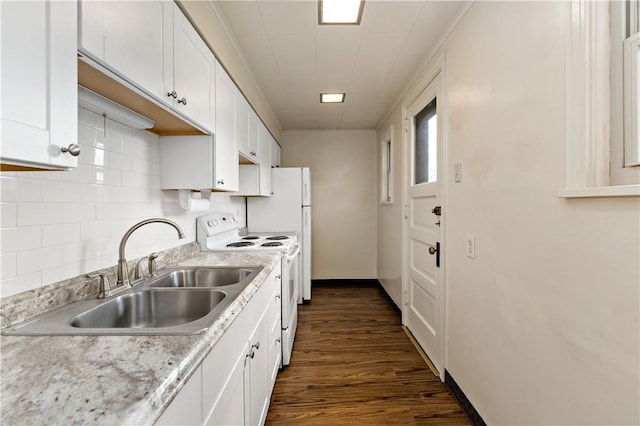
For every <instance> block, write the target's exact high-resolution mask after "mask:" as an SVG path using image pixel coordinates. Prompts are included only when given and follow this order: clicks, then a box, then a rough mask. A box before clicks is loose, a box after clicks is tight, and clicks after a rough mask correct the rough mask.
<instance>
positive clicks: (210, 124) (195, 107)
mask: <svg viewBox="0 0 640 426" xmlns="http://www.w3.org/2000/svg"><path fill="white" fill-rule="evenodd" d="M215 73H216V60H215V58H214V56H213V53H211V50H209V48H208V47H207V45H206V44H205V43H204V41H202V38H200V35H199V34H198V33H197V32H196V30H195V29H194V28H193V26H192V25H191V23H190V22H189V21H188V20H187V18H186V17H185V16H184V15H183V14H182V12H181V11H180V9H178V6H176V5H174V16H173V88H174V90H175V91H176V99H175V103H174V107H175V108H176V110H178V111H180V112H181V113H183V114H184V115H185V116H187V117H189V118H191V119H192V120H194V121H195V122H196V123H198V124H200V125H201V126H203V127H205V128H206V129H208V130H211V131H214V129H215V128H214V125H215V115H214V114H215V112H214V109H215V104H214V102H213V100H214V98H215V83H216V81H215Z"/></svg>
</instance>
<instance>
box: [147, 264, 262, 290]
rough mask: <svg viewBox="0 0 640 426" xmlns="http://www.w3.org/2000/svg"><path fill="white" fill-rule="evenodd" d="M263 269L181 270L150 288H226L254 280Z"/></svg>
mask: <svg viewBox="0 0 640 426" xmlns="http://www.w3.org/2000/svg"><path fill="white" fill-rule="evenodd" d="M261 269H262V268H204V267H202V268H200V267H199V268H181V269H177V270H171V271H170V272H169V273H167V274H164V275H162V276H160V277H158V278H156V279H154V280H152V281H151V282H150V283H149V286H150V287H224V286H228V285H233V284H238V283H240V282H243V281H245V280H249V281H250V280H252V279H253V278H254V277H255V276H256V275H258V274H259V273H260V270H261Z"/></svg>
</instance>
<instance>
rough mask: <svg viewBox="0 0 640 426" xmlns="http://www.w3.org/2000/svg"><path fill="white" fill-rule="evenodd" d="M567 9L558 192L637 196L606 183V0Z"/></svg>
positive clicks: (579, 0)
mask: <svg viewBox="0 0 640 426" xmlns="http://www.w3.org/2000/svg"><path fill="white" fill-rule="evenodd" d="M568 7H569V12H568V13H567V20H568V22H567V27H568V31H567V36H566V41H565V48H566V67H565V108H566V120H567V121H566V134H565V143H566V150H565V155H566V157H565V163H566V170H565V187H564V188H563V189H562V190H560V191H559V193H558V196H559V197H565V198H573V197H603V196H607V197H611V196H636V195H640V184H638V185H611V183H610V168H609V159H610V149H611V147H610V142H609V135H610V134H611V132H610V130H611V129H610V119H609V114H610V102H611V101H610V88H609V86H608V81H609V46H610V34H609V4H608V2H593V1H590V0H572V1H571V2H570V3H569V4H568Z"/></svg>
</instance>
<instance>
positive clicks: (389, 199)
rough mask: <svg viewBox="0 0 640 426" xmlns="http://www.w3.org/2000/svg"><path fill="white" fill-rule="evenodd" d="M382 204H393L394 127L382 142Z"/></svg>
mask: <svg viewBox="0 0 640 426" xmlns="http://www.w3.org/2000/svg"><path fill="white" fill-rule="evenodd" d="M380 177H381V182H380V203H381V204H393V126H389V129H388V130H387V131H386V132H385V135H384V137H383V138H382V140H381V141H380Z"/></svg>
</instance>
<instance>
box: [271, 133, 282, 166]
mask: <svg viewBox="0 0 640 426" xmlns="http://www.w3.org/2000/svg"><path fill="white" fill-rule="evenodd" d="M271 167H272V168H273V167H280V145H278V143H277V142H276V140H275V139H273V140H272V144H271Z"/></svg>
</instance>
